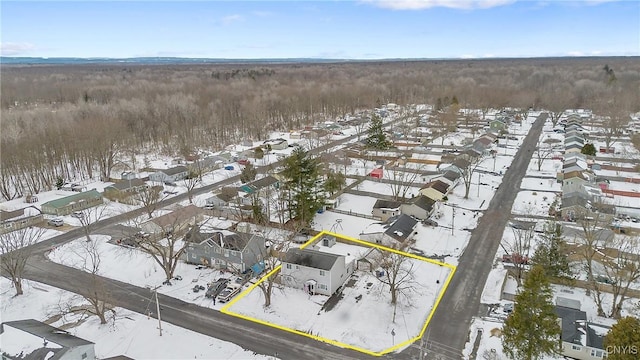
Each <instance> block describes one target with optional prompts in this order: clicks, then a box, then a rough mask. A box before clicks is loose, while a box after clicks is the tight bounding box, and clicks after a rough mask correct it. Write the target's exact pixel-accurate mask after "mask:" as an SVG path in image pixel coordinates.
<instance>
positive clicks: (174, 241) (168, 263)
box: [137, 210, 202, 281]
mask: <svg viewBox="0 0 640 360" xmlns="http://www.w3.org/2000/svg"><path fill="white" fill-rule="evenodd" d="M176 211H179V210H176ZM165 216H166V215H165ZM196 221H197V215H195V216H193V217H192V216H190V215H186V214H183V213H181V212H178V213H176V214H175V215H174V216H173V221H169V222H167V223H165V224H163V225H158V226H160V228H161V230H160V231H158V232H156V233H154V234H149V235H148V236H142V237H140V238H139V239H138V240H137V242H138V249H140V250H141V251H143V252H145V253H146V254H148V255H149V256H151V258H152V259H153V260H155V262H156V263H157V264H158V265H160V267H161V268H162V270H163V271H164V273H165V276H166V280H167V281H170V280H171V279H173V273H174V272H175V270H176V267H177V266H178V263H179V262H180V259H181V258H182V255H183V254H184V252H185V251H186V250H187V245H188V243H187V242H186V241H184V240H183V235H184V234H185V233H186V232H188V231H192V230H193V228H194V227H195V228H197V227H198V224H197V223H196ZM200 225H202V224H200Z"/></svg>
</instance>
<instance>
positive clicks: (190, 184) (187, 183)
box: [183, 166, 202, 204]
mask: <svg viewBox="0 0 640 360" xmlns="http://www.w3.org/2000/svg"><path fill="white" fill-rule="evenodd" d="M183 183H184V187H185V188H186V189H187V196H188V197H189V204H193V190H194V189H195V188H196V187H198V185H199V184H201V183H202V171H201V170H200V169H199V168H198V167H193V166H189V174H188V175H187V177H186V178H185V179H184V180H183Z"/></svg>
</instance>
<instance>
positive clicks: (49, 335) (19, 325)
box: [2, 319, 93, 348]
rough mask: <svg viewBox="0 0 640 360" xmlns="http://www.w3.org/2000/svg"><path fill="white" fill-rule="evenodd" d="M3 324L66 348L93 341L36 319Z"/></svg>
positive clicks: (88, 343)
mask: <svg viewBox="0 0 640 360" xmlns="http://www.w3.org/2000/svg"><path fill="white" fill-rule="evenodd" d="M2 325H3V326H5V325H6V326H11V327H12V328H15V329H19V330H22V331H24V332H27V333H29V334H32V335H35V336H39V337H41V338H43V339H46V340H47V341H51V342H53V343H55V344H58V345H60V346H62V347H65V348H73V347H76V346H83V345H91V344H93V343H92V342H91V341H87V340H85V339H81V338H79V337H77V336H74V335H71V334H70V333H68V332H66V331H64V330H61V329H58V328H56V327H53V326H51V325H47V324H45V323H43V322H41V321H38V320H34V319H25V320H17V321H7V322H5V323H2Z"/></svg>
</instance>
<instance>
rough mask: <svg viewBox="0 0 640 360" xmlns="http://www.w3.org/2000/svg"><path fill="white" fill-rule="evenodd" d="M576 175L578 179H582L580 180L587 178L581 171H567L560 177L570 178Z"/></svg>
mask: <svg viewBox="0 0 640 360" xmlns="http://www.w3.org/2000/svg"><path fill="white" fill-rule="evenodd" d="M576 177H577V178H580V179H582V180H586V179H587V178H586V177H585V176H584V173H583V172H582V171H569V172H565V173H564V174H563V175H562V178H563V179H564V180H567V179H571V178H576Z"/></svg>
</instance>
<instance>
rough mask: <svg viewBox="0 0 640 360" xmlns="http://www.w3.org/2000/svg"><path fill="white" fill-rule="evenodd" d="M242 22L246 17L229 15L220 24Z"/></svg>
mask: <svg viewBox="0 0 640 360" xmlns="http://www.w3.org/2000/svg"><path fill="white" fill-rule="evenodd" d="M242 20H244V17H243V16H242V15H238V14H234V15H227V16H225V17H223V18H222V19H220V23H222V25H229V24H231V23H234V22H238V21H242Z"/></svg>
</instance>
